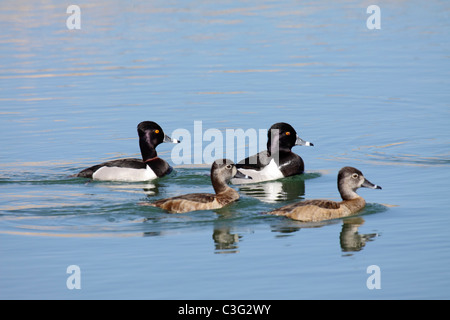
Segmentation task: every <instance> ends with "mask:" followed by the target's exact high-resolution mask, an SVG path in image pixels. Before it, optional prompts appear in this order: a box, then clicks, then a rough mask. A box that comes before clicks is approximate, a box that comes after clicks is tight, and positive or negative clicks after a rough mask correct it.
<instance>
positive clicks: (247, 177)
mask: <svg viewBox="0 0 450 320" xmlns="http://www.w3.org/2000/svg"><path fill="white" fill-rule="evenodd" d="M234 178H238V179H253V178H252V177H250V176H248V175H246V174H243V173H242V172H240V171H239V170H236V174H235V175H234Z"/></svg>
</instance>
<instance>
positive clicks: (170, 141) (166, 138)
mask: <svg viewBox="0 0 450 320" xmlns="http://www.w3.org/2000/svg"><path fill="white" fill-rule="evenodd" d="M163 142H165V143H180V140H177V139H172V138H171V137H169V136H168V135H167V134H165V135H164V140H163Z"/></svg>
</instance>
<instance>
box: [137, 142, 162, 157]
mask: <svg viewBox="0 0 450 320" xmlns="http://www.w3.org/2000/svg"><path fill="white" fill-rule="evenodd" d="M139 147H140V148H141V155H142V160H143V161H144V162H145V161H147V160H150V159H153V158H156V156H157V155H158V154H157V153H156V150H155V147H154V146H153V145H152V144H151V143H150V142H149V141H148V140H147V139H146V137H141V138H140V139H139Z"/></svg>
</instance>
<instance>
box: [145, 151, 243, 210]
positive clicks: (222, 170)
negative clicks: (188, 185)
mask: <svg viewBox="0 0 450 320" xmlns="http://www.w3.org/2000/svg"><path fill="white" fill-rule="evenodd" d="M233 177H240V178H243V179H248V178H249V177H246V176H245V175H244V174H242V173H241V172H239V171H238V170H237V169H236V165H235V164H234V163H233V162H232V161H231V160H227V159H221V160H216V161H215V162H214V163H213V165H212V166H211V182H212V185H213V188H214V191H215V194H212V193H191V194H185V195H181V196H176V197H172V198H167V199H161V200H157V201H155V202H152V203H149V204H146V205H149V206H153V207H159V208H161V209H164V210H166V211H168V212H170V213H185V212H190V211H197V210H212V209H220V208H222V207H224V206H226V205H228V204H230V203H232V202H235V201H237V200H239V193H238V192H237V191H236V190H234V189H233V188H231V187H230V186H228V185H227V182H228V181H229V180H230V179H231V178H233Z"/></svg>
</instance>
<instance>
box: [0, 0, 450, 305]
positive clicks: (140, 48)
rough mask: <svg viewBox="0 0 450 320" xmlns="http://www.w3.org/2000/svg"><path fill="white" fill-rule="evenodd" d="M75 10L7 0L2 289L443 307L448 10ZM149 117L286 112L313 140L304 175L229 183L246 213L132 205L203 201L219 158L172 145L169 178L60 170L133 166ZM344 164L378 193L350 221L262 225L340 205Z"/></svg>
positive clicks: (228, 121) (153, 4) (443, 4)
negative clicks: (423, 302)
mask: <svg viewBox="0 0 450 320" xmlns="http://www.w3.org/2000/svg"><path fill="white" fill-rule="evenodd" d="M76 4H77V5H78V6H79V7H80V8H81V16H80V17H81V25H80V26H81V29H74V30H69V29H68V28H67V26H66V20H67V19H68V18H69V16H70V14H68V13H66V9H67V5H68V4H65V3H61V2H60V1H51V0H49V1H40V2H30V1H16V0H15V1H10V0H6V1H2V2H1V3H0V8H1V10H0V30H1V31H0V48H1V49H0V59H1V60H0V128H1V129H0V130H1V131H0V132H1V135H0V150H1V151H0V190H1V192H0V298H2V299H95V298H101V299H135V298H137V299H335V298H337V299H448V298H450V269H449V268H448V265H449V264H450V240H449V229H450V210H449V204H450V202H449V198H448V195H447V193H448V190H449V188H448V183H449V181H450V152H449V150H450V130H449V125H450V104H449V101H450V90H449V88H450V41H449V40H450V28H449V27H450V4H449V2H448V1H444V0H440V1H438V0H436V1H427V2H426V3H424V2H422V1H416V0H414V1H394V2H392V1H377V2H376V3H372V2H370V1H351V0H350V1H311V2H299V1H259V0H258V1H256V0H251V1H225V0H223V1H175V0H174V1H149V2H146V1H99V0H96V1H77V2H76ZM371 4H377V5H378V6H379V7H380V9H381V29H374V30H370V29H368V28H367V26H366V20H367V19H368V18H369V17H370V14H368V13H367V12H366V10H367V7H368V6H369V5H371ZM143 120H152V121H156V122H158V123H159V124H160V125H161V126H162V127H163V129H164V131H165V132H166V133H168V134H169V135H171V134H173V133H176V132H177V131H176V130H180V129H184V130H188V132H191V133H192V134H193V133H194V124H195V123H196V122H200V121H201V125H202V130H201V133H205V132H206V131H207V130H208V129H218V130H219V131H220V132H221V133H223V134H224V137H225V132H226V130H227V129H239V128H241V129H243V130H248V129H252V130H253V129H254V130H267V129H268V128H269V127H270V126H271V125H272V124H273V123H275V122H279V121H284V122H289V123H290V124H291V125H293V126H294V127H295V128H296V130H297V132H298V133H299V135H300V136H301V137H302V138H304V139H305V140H308V141H311V142H313V143H314V145H315V146H314V147H295V148H294V149H293V151H294V152H296V153H298V154H300V155H301V156H302V158H303V160H304V161H305V169H306V173H305V174H304V175H303V176H297V177H291V178H287V179H282V180H279V181H275V182H269V183H263V184H260V185H253V186H245V187H237V186H234V187H235V188H236V190H238V191H239V192H240V194H241V199H240V200H239V202H237V203H235V204H233V205H230V206H229V207H226V208H223V209H220V210H214V211H202V212H194V213H189V214H180V215H170V214H167V213H165V212H163V211H161V210H159V209H157V208H152V207H148V206H141V205H139V203H141V202H146V201H152V200H154V199H158V198H163V197H169V196H175V195H179V194H184V193H191V192H212V188H211V184H210V180H209V165H208V164H207V163H204V162H202V163H195V161H190V162H191V163H181V164H180V163H174V161H173V154H172V150H173V148H174V145H169V144H163V145H160V146H159V147H158V153H159V155H160V156H161V157H162V158H164V159H166V160H167V161H168V162H169V163H171V164H173V166H174V168H175V170H174V172H173V173H172V174H171V175H170V176H167V177H165V178H163V179H160V180H157V181H152V182H149V183H114V182H89V181H87V180H85V179H78V178H69V177H68V176H69V175H71V174H74V173H76V172H78V171H79V170H81V169H83V168H85V167H88V166H90V165H93V164H96V163H100V162H103V161H106V160H110V159H116V158H121V157H139V155H140V153H139V146H138V139H137V133H136V126H137V124H138V123H139V122H140V121H143ZM203 138H204V137H202V136H201V135H200V137H198V136H197V137H196V138H194V136H192V148H193V149H194V147H195V148H199V149H200V150H205V148H207V146H208V145H209V144H210V143H211V142H210V141H207V140H206V139H203ZM194 139H196V140H194ZM262 143H263V144H264V143H265V141H263V142H262ZM248 148H249V145H248V144H245V145H244V144H239V145H236V154H234V155H227V156H229V157H230V158H232V159H233V160H235V161H238V160H240V158H239V157H238V151H239V152H241V151H242V152H246V151H248ZM247 155H248V154H247ZM192 157H194V155H193V156H192ZM188 162H189V161H188ZM343 166H354V167H357V168H358V169H360V170H361V171H362V172H363V173H364V174H365V176H366V177H367V179H369V180H370V181H371V182H373V183H375V184H378V185H381V186H382V187H383V190H370V189H360V190H359V194H360V195H362V196H363V197H364V198H365V199H366V201H367V206H366V208H365V209H364V210H363V211H362V212H361V213H360V214H359V215H358V216H356V217H352V218H347V219H338V220H334V221H331V222H329V223H323V224H316V225H305V224H300V223H299V222H296V221H290V220H288V219H286V218H283V217H276V216H268V215H264V214H262V213H263V212H265V211H269V210H271V209H275V208H278V207H281V206H282V205H285V204H288V203H292V202H295V201H301V200H302V199H314V198H328V199H334V200H338V199H339V194H338V192H337V188H336V176H337V172H338V171H339V169H340V168H341V167H343ZM71 265H76V266H78V267H79V270H80V272H81V274H79V275H80V277H79V278H78V280H80V283H81V289H73V290H69V289H68V287H67V280H68V279H69V277H70V276H71V274H70V273H67V268H68V267H69V266H71ZM372 265H375V266H378V268H379V269H378V272H375V273H371V272H370V271H369V273H368V268H369V266H372ZM369 270H370V268H369ZM375 275H377V276H378V278H377V279H375V280H376V281H378V282H377V283H381V288H380V289H369V288H368V286H367V282H368V280H369V282H370V279H372V280H373V279H374V278H370V277H371V276H375ZM375 280H374V281H375Z"/></svg>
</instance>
